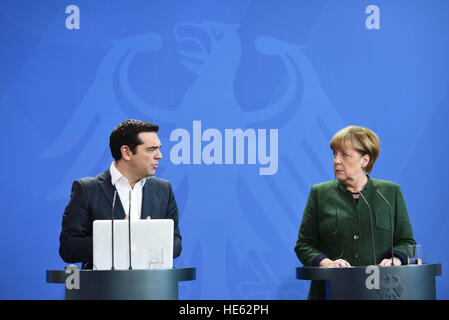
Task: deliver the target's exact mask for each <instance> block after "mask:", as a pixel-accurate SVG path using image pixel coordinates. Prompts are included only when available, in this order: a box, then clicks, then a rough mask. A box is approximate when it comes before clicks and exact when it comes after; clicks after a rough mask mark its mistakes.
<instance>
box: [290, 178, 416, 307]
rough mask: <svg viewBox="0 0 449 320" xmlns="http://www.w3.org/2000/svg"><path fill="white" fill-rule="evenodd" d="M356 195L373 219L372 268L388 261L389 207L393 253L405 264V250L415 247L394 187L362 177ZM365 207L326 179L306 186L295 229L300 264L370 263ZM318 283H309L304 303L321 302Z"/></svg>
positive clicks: (337, 183)
mask: <svg viewBox="0 0 449 320" xmlns="http://www.w3.org/2000/svg"><path fill="white" fill-rule="evenodd" d="M368 178H369V179H368V184H367V185H366V188H365V189H364V190H363V191H362V194H363V195H364V196H365V198H366V200H367V201H368V203H369V204H370V206H371V212H372V215H373V229H374V243H375V251H376V264H379V263H380V262H381V261H382V259H385V258H391V234H390V209H389V207H388V205H387V204H386V203H385V202H384V200H383V199H382V198H381V197H380V196H379V194H378V193H377V191H376V190H379V191H380V192H381V193H382V194H383V195H384V197H385V198H386V199H387V200H388V202H389V203H390V205H391V207H392V213H393V232H394V235H393V243H394V247H393V250H394V255H395V256H397V257H398V258H399V259H401V261H402V263H403V264H406V263H407V246H408V245H410V244H416V242H415V240H414V239H413V232H412V226H411V224H410V219H409V217H408V213H407V207H406V205H405V202H404V197H403V196H402V192H401V188H400V187H399V185H397V184H395V183H393V182H389V181H385V180H380V179H373V178H371V177H368ZM369 214H370V213H369V209H368V206H367V204H366V203H365V201H363V199H362V197H360V199H359V200H358V204H357V203H356V201H355V199H354V198H353V196H352V193H351V192H350V191H349V190H347V189H346V187H345V185H344V184H343V183H342V182H340V181H338V180H332V181H328V182H323V183H319V184H317V185H314V186H312V188H311V190H310V194H309V199H308V200H307V204H306V208H305V210H304V214H303V217H302V221H301V226H300V228H299V234H298V240H297V241H296V246H295V252H296V255H297V256H298V258H299V260H300V261H301V262H302V263H303V264H304V266H318V263H319V262H320V261H321V260H322V259H324V258H329V259H331V260H336V259H339V258H341V259H345V260H346V261H348V262H349V263H350V264H351V265H352V266H367V265H372V264H373V252H372V251H373V250H372V242H371V229H370V215H369ZM324 298H325V284H324V281H312V284H311V287H310V292H309V299H324Z"/></svg>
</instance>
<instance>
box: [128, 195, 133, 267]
mask: <svg viewBox="0 0 449 320" xmlns="http://www.w3.org/2000/svg"><path fill="white" fill-rule="evenodd" d="M128 234H129V270H132V265H131V191H129V210H128Z"/></svg>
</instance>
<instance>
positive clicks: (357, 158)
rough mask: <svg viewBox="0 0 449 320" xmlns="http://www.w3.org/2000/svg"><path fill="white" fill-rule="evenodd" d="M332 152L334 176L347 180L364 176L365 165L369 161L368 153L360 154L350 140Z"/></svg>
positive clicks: (343, 180)
mask: <svg viewBox="0 0 449 320" xmlns="http://www.w3.org/2000/svg"><path fill="white" fill-rule="evenodd" d="M333 154H334V174H335V178H337V179H338V180H340V181H342V182H345V181H347V182H349V181H353V180H358V179H361V178H363V177H364V176H365V167H366V166H367V165H368V162H369V155H368V154H365V155H363V156H362V154H360V152H359V151H357V150H356V149H354V147H353V146H352V144H351V143H350V142H347V143H344V144H341V145H340V146H339V147H337V148H336V149H335V150H334V152H333Z"/></svg>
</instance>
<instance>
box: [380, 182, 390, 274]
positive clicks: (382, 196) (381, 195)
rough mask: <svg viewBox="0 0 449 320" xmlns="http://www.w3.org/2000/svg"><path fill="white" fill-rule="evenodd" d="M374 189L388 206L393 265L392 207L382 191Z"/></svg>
mask: <svg viewBox="0 0 449 320" xmlns="http://www.w3.org/2000/svg"><path fill="white" fill-rule="evenodd" d="M376 191H377V193H378V194H379V196H380V197H381V198H382V200H383V201H385V203H386V204H387V205H388V207H389V208H390V234H391V265H392V266H394V255H393V245H394V242H393V209H392V208H391V205H390V203H389V202H388V201H387V199H385V197H384V195H383V194H382V193H380V191H379V190H378V189H376Z"/></svg>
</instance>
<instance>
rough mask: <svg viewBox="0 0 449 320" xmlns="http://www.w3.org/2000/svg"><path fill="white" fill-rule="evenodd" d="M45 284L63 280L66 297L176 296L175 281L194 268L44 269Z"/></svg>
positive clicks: (188, 276)
mask: <svg viewBox="0 0 449 320" xmlns="http://www.w3.org/2000/svg"><path fill="white" fill-rule="evenodd" d="M46 276H47V282H48V283H65V286H66V299H68V300H74V299H83V300H90V299H178V281H188V280H195V279H196V269H195V268H173V269H148V270H47V274H46Z"/></svg>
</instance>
